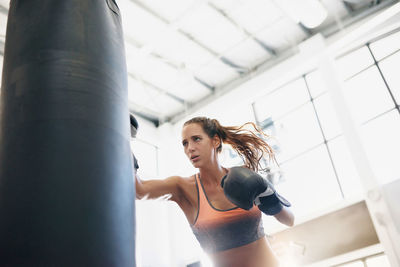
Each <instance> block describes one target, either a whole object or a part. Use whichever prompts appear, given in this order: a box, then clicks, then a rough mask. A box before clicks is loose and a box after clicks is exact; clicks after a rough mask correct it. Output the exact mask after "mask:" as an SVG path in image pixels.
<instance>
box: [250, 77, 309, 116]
mask: <svg viewBox="0 0 400 267" xmlns="http://www.w3.org/2000/svg"><path fill="white" fill-rule="evenodd" d="M309 100H310V97H309V95H308V92H307V87H306V84H305V82H304V79H302V78H301V79H298V80H296V81H294V82H291V83H289V84H287V85H285V86H283V87H281V88H279V89H277V90H276V91H274V92H272V93H270V94H268V95H266V96H264V97H262V98H261V99H260V100H258V101H256V102H255V105H254V107H255V111H256V114H257V117H258V118H261V120H262V119H264V118H268V117H272V118H274V119H277V118H279V117H281V116H282V115H284V114H286V113H288V112H289V111H291V110H293V109H294V108H296V107H298V106H300V105H301V104H304V103H306V102H307V101H309Z"/></svg>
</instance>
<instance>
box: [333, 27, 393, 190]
mask: <svg viewBox="0 0 400 267" xmlns="http://www.w3.org/2000/svg"><path fill="white" fill-rule="evenodd" d="M399 42H400V31H397V32H394V33H391V34H388V35H387V36H385V37H383V38H380V39H377V40H374V41H372V42H370V43H367V44H366V45H364V46H362V47H361V48H358V49H356V50H354V51H353V52H351V53H349V54H346V55H344V56H342V57H341V58H340V59H338V61H337V63H338V67H339V69H345V70H346V71H344V72H343V71H342V78H343V80H344V81H345V88H344V95H345V97H346V101H347V102H348V104H349V107H350V110H351V113H352V115H353V118H354V119H355V122H356V123H357V124H358V125H359V126H360V133H361V138H362V141H363V143H364V147H365V149H366V152H367V155H368V157H369V160H370V163H371V167H372V169H373V171H374V174H375V176H376V177H377V179H378V180H379V182H380V183H382V184H385V183H388V182H391V181H393V180H395V179H399V178H400V166H399V164H398V163H397V161H396V158H397V153H398V151H400V140H399V138H398V136H399V134H400V116H399V115H400V110H399V101H400V78H399V77H400V76H399V75H398V66H399V65H400V47H399V45H398V44H399Z"/></svg>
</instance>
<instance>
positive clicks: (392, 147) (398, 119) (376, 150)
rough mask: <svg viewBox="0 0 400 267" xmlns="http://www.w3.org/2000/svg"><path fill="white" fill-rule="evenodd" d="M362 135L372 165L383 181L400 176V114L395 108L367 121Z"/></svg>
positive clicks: (389, 180)
mask: <svg viewBox="0 0 400 267" xmlns="http://www.w3.org/2000/svg"><path fill="white" fill-rule="evenodd" d="M360 131H361V137H362V140H363V143H364V147H365V149H366V153H367V155H368V158H369V160H370V163H371V167H372V169H373V171H374V173H375V175H376V176H377V178H378V179H379V181H380V182H381V183H389V182H391V181H393V180H395V179H399V178H400V165H399V160H398V153H399V151H400V138H399V136H400V116H399V112H398V111H397V110H393V111H391V112H389V113H388V114H385V115H383V116H381V117H378V118H377V119H375V120H373V121H371V122H369V123H367V124H366V125H364V126H363V127H362V128H361V129H360Z"/></svg>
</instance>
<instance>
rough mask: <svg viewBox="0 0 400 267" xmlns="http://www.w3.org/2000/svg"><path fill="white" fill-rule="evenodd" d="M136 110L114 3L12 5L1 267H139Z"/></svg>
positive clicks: (64, 0) (0, 171) (0, 168)
mask: <svg viewBox="0 0 400 267" xmlns="http://www.w3.org/2000/svg"><path fill="white" fill-rule="evenodd" d="M127 99H128V92H127V71H126V62H125V52H124V42H123V33H122V26H121V18H120V13H119V9H118V6H117V4H116V3H115V1H114V0H11V2H10V9H9V15H8V24H7V34H6V42H5V52H4V66H3V76H2V89H1V103H0V110H1V117H0V118H1V121H0V122H1V128H0V266H2V267H4V266H40V267H47V266H54V267H58V266H68V267H71V266H90V267H92V266H107V267H109V266H117V267H125V266H130V267H131V266H136V264H135V206H134V205H135V190H134V183H133V177H132V175H133V172H132V156H131V152H130V146H129V140H130V139H129V119H128V118H129V112H128V103H127Z"/></svg>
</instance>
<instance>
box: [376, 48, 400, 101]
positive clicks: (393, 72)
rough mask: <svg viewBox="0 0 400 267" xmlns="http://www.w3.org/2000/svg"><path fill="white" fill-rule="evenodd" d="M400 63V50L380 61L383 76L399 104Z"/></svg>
mask: <svg viewBox="0 0 400 267" xmlns="http://www.w3.org/2000/svg"><path fill="white" fill-rule="evenodd" d="M399 65H400V52H397V53H396V54H394V55H392V56H390V57H388V58H386V59H384V60H383V61H381V62H380V63H379V66H380V67H381V70H382V73H383V76H384V77H385V79H386V82H387V84H388V86H389V89H390V90H391V92H392V93H393V95H394V98H395V99H396V102H397V104H399V103H400V75H399V70H398V68H399Z"/></svg>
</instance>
